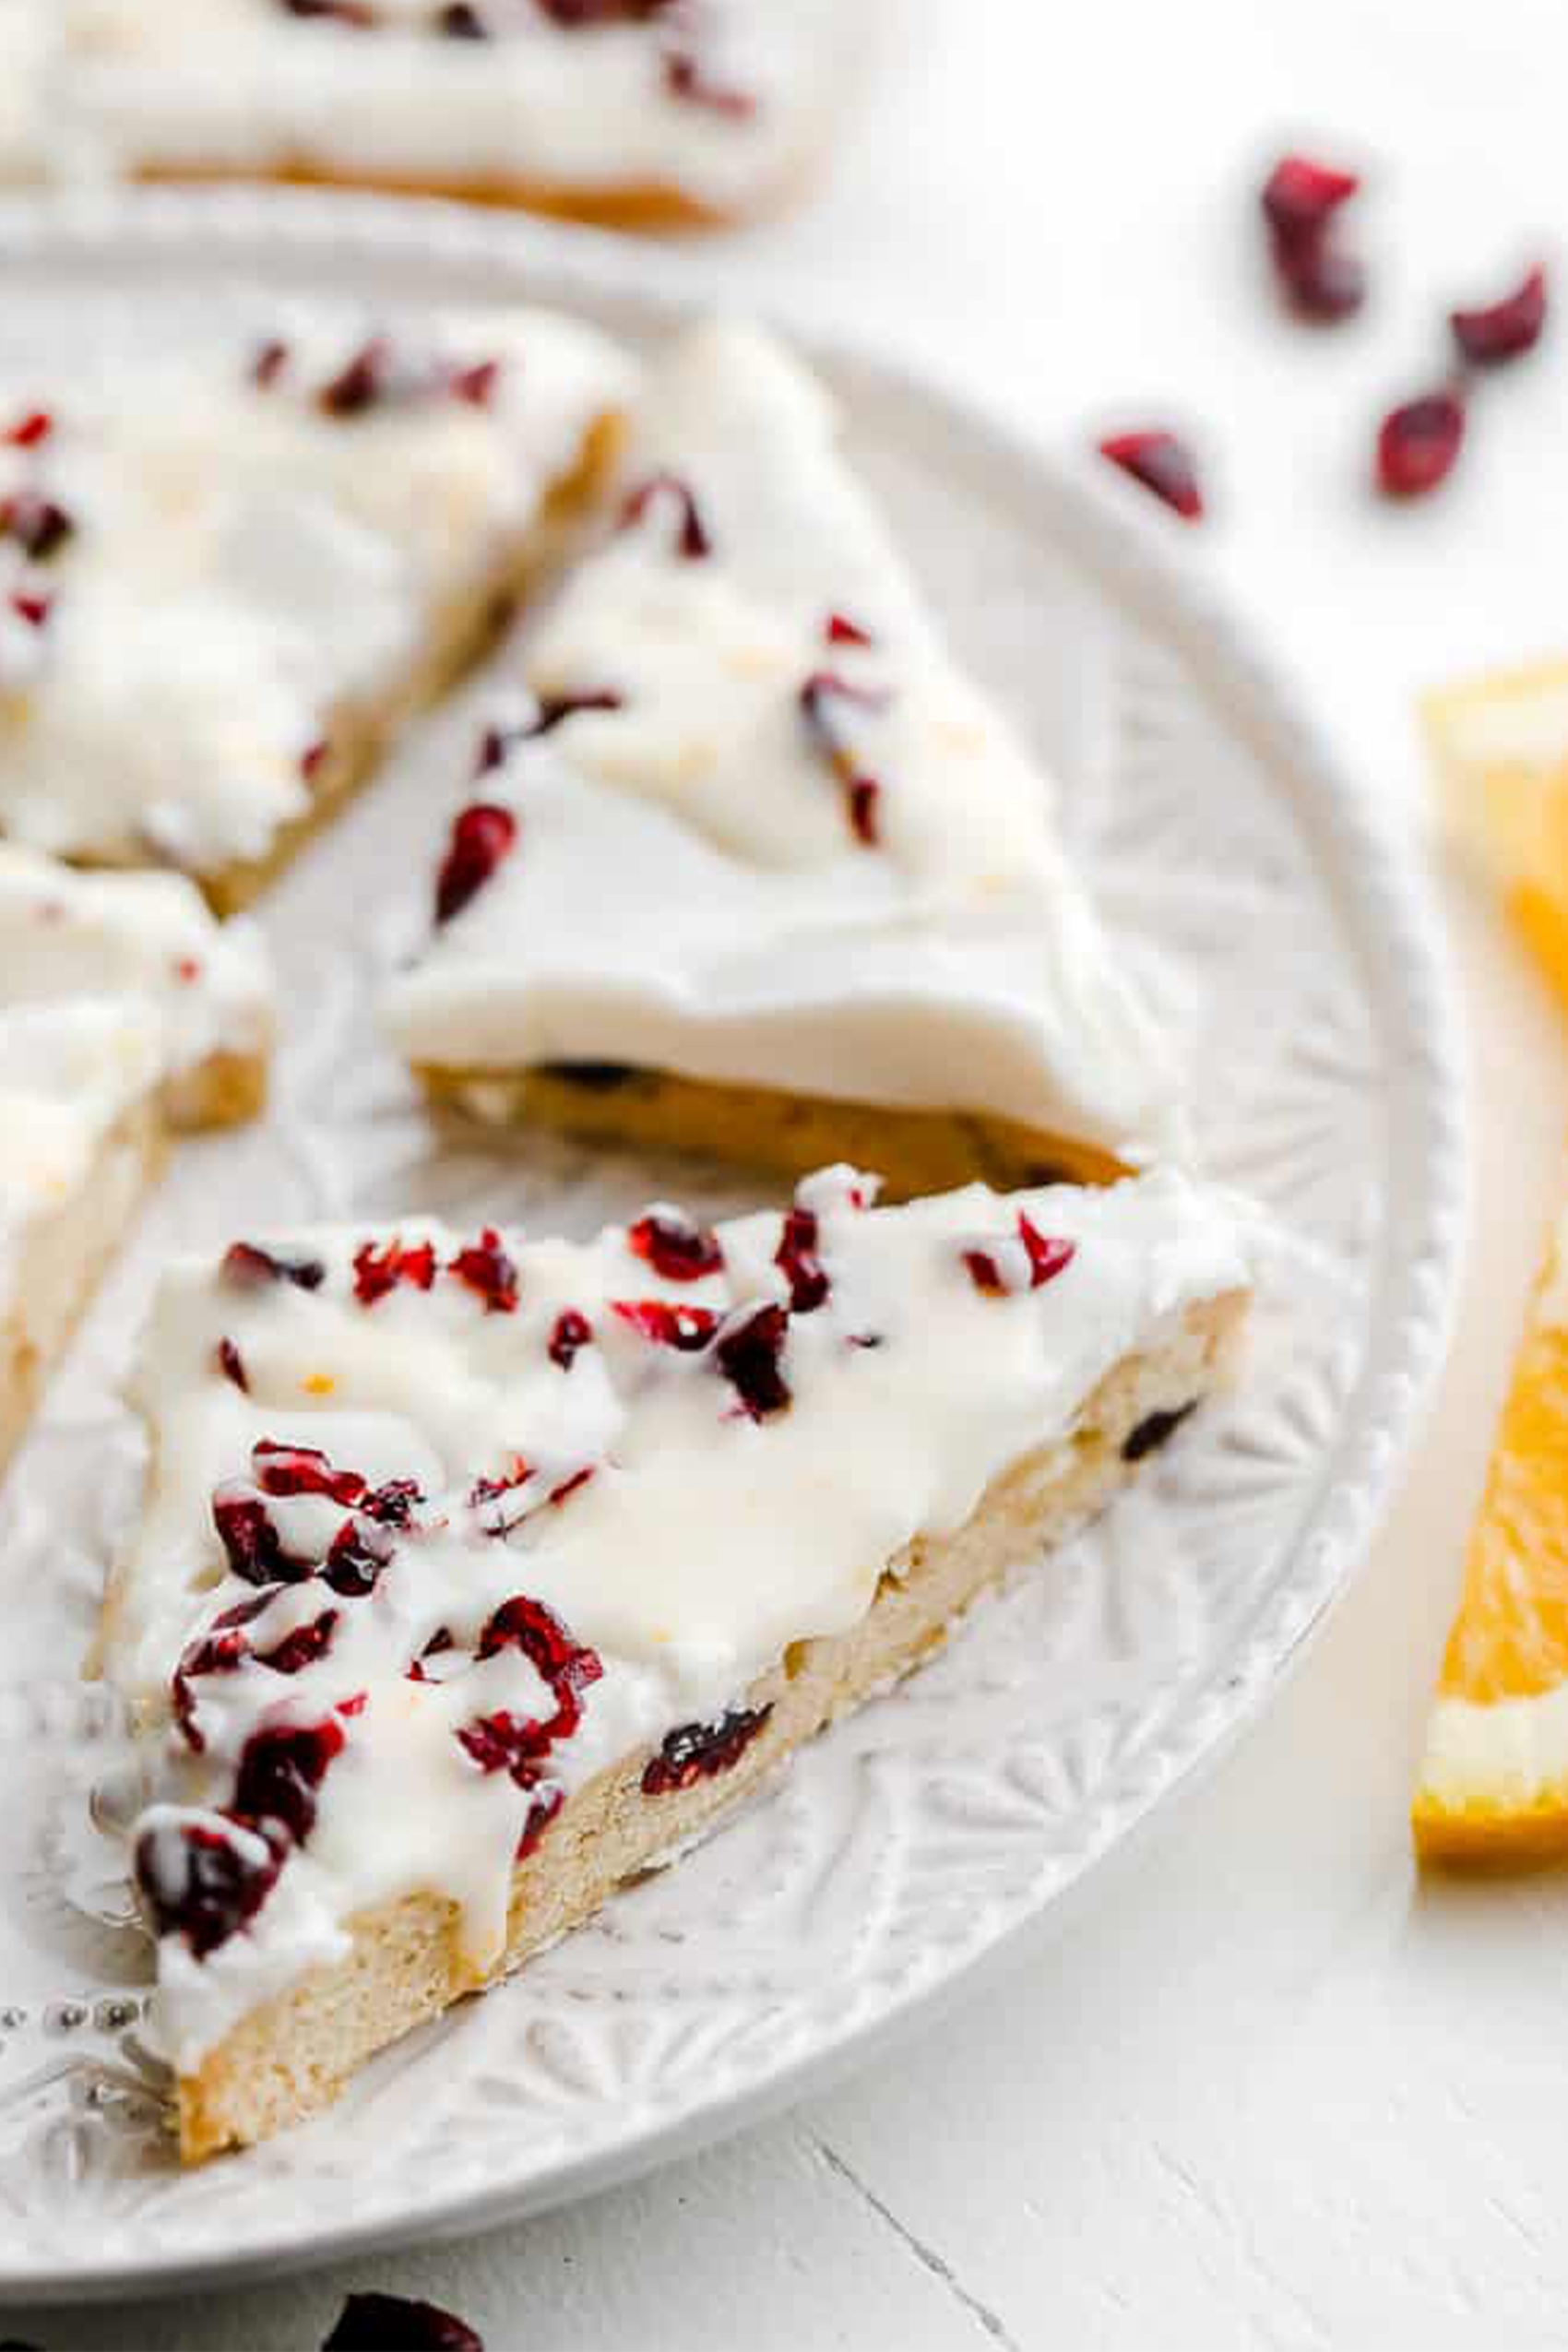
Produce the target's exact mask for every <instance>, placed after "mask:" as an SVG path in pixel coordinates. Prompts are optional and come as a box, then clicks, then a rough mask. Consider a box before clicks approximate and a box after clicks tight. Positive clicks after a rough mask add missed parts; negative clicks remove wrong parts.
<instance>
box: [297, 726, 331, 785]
mask: <svg viewBox="0 0 1568 2352" xmlns="http://www.w3.org/2000/svg"><path fill="white" fill-rule="evenodd" d="M331 748H332V746H331V743H330V742H329V741H328V739H327V736H325V735H318V736H317V738H316V740H315V742H314V743H307V744H306V745H305V748H304V750H303V752H302V753H301V754H300V774H301V775H302V776H303V778H304V780H305V782H306V783H307V784H314V783H315V779H316V778H317V776H318V775H319V774H320V772H321V763H322V761H323V760H324V759H325V758H326V757H327V753H328V752H329V751H330V750H331Z"/></svg>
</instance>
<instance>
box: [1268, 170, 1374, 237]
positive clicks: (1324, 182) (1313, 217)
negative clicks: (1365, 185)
mask: <svg viewBox="0 0 1568 2352" xmlns="http://www.w3.org/2000/svg"><path fill="white" fill-rule="evenodd" d="M1360 184H1361V183H1360V178H1359V177H1358V176H1357V174H1356V173H1355V172H1336V170H1335V169H1334V168H1333V166H1332V165H1331V164H1327V163H1314V162H1313V160H1311V158H1310V157H1309V156H1305V155H1287V156H1283V157H1281V159H1280V160H1279V161H1278V162H1277V164H1276V165H1275V167H1274V169H1273V171H1272V172H1270V173H1269V175H1268V178H1267V179H1266V181H1265V183H1264V190H1263V196H1262V198H1261V202H1262V205H1263V208H1264V213H1265V218H1266V219H1267V221H1268V225H1269V227H1270V228H1271V229H1272V230H1273V232H1274V233H1275V235H1276V236H1277V237H1282V238H1287V239H1289V238H1295V237H1310V236H1316V235H1317V234H1318V233H1319V232H1320V231H1321V230H1323V229H1324V227H1325V226H1326V225H1327V223H1328V221H1329V220H1330V219H1331V218H1332V217H1333V215H1334V214H1335V213H1336V211H1337V210H1338V208H1339V207H1340V206H1341V205H1342V204H1343V203H1344V202H1345V200H1346V198H1347V197H1348V196H1354V195H1355V193H1356V190H1357V189H1358V188H1359V187H1360Z"/></svg>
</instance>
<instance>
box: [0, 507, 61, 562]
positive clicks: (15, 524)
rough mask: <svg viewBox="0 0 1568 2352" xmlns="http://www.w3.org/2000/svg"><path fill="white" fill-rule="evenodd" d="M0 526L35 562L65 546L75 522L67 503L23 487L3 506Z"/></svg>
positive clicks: (0, 514) (46, 557) (45, 558)
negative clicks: (59, 503) (60, 503)
mask: <svg viewBox="0 0 1568 2352" xmlns="http://www.w3.org/2000/svg"><path fill="white" fill-rule="evenodd" d="M0 529H4V530H5V531H6V533H8V535H9V536H10V537H11V538H12V539H14V540H16V541H17V542H18V545H19V546H20V547H21V549H22V551H23V552H24V553H25V554H28V555H30V557H31V558H32V560H33V562H34V563H35V564H46V563H47V562H48V560H49V558H50V557H51V556H52V555H53V553H54V552H55V550H56V549H57V548H60V547H63V546H64V545H65V541H66V540H68V539H69V538H70V536H71V533H72V532H73V531H74V530H75V529H76V525H75V523H73V522H72V520H71V517H69V515H67V514H66V512H65V508H64V506H61V505H57V504H56V503H55V501H54V500H53V498H41V497H40V496H39V495H38V493H37V492H36V491H31V490H24V491H22V492H20V493H18V496H17V497H15V498H12V499H8V500H7V501H6V505H4V506H3V507H0Z"/></svg>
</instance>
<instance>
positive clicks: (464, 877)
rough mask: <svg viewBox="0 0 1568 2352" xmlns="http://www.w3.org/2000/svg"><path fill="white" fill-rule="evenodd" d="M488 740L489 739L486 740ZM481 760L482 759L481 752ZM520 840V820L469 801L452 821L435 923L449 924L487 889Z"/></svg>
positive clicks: (488, 803) (438, 881)
mask: <svg viewBox="0 0 1568 2352" xmlns="http://www.w3.org/2000/svg"><path fill="white" fill-rule="evenodd" d="M487 740H488V739H487ZM482 756H483V753H482V752H481V757H482ZM516 840H517V818H516V817H515V816H514V815H513V814H512V812H511V810H510V809H505V808H502V807H501V806H500V804H499V803H498V802H494V801H470V802H469V805H468V807H467V808H466V809H459V810H458V812H457V815H456V816H455V817H454V818H453V820H452V837H451V839H450V841H449V842H448V843H447V845H446V855H445V858H444V859H443V860H442V861H441V872H440V873H439V874H438V875H437V876H436V882H435V920H436V921H437V922H438V923H449V922H450V921H451V920H452V918H453V916H454V915H459V914H461V913H462V910H463V909H464V908H465V907H466V906H467V905H468V903H469V899H470V898H473V897H477V896H478V894H479V893H480V891H481V890H482V889H483V888H484V885H485V884H486V883H487V882H488V881H489V880H490V877H491V875H492V874H493V873H494V872H495V869H496V867H497V866H498V865H499V864H500V863H501V861H502V859H503V858H505V857H506V856H508V855H509V854H510V852H511V849H512V847H513V845H514V843H515V842H516Z"/></svg>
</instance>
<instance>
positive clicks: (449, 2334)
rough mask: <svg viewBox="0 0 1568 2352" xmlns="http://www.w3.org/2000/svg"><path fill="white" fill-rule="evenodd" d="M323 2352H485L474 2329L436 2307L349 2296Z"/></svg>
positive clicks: (393, 2297)
mask: <svg viewBox="0 0 1568 2352" xmlns="http://www.w3.org/2000/svg"><path fill="white" fill-rule="evenodd" d="M321 2352H484V2346H483V2345H482V2343H481V2341H480V2339H479V2337H478V2336H477V2335H476V2334H474V2332H473V2329H472V2328H471V2327H468V2326H465V2324H464V2322H462V2321H461V2320H459V2319H455V2318H454V2317H453V2315H452V2313H451V2312H450V2311H444V2310H441V2309H440V2308H439V2306H438V2305H436V2304H434V2303H410V2302H406V2301H405V2300H404V2299H403V2297H402V2296H401V2295H350V2297H349V2298H348V2300H347V2301H346V2302H345V2303H344V2305H343V2310H342V2313H341V2316H340V2317H339V2322H338V2324H337V2326H336V2327H335V2328H334V2329H333V2331H332V2333H331V2334H330V2335H329V2336H328V2337H327V2341H326V2343H325V2344H324V2345H323V2346H322V2347H321Z"/></svg>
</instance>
